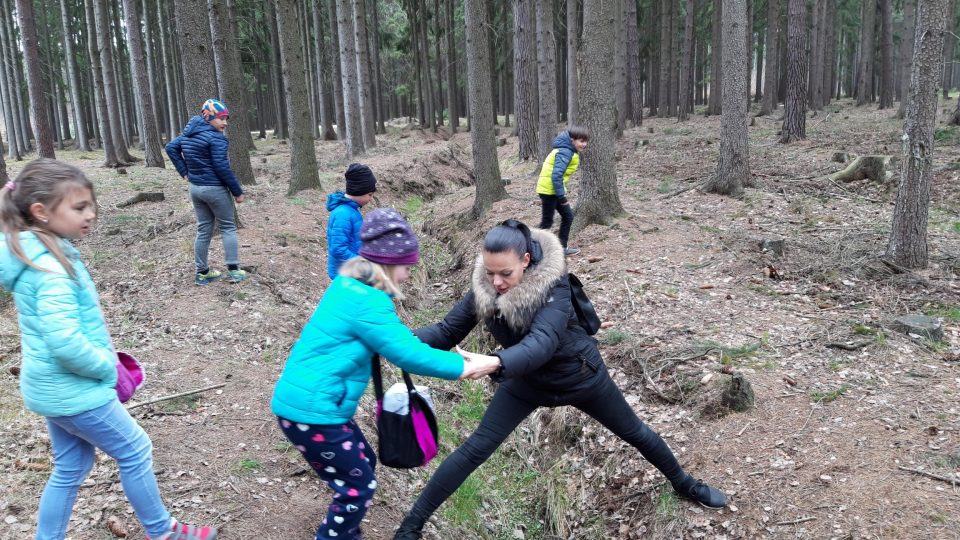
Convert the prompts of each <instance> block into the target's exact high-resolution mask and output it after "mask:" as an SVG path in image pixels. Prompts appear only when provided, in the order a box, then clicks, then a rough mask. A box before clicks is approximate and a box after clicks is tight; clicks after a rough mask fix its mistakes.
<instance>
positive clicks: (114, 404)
mask: <svg viewBox="0 0 960 540" xmlns="http://www.w3.org/2000/svg"><path fill="white" fill-rule="evenodd" d="M96 217H97V201H96V198H95V197H94V195H93V185H92V184H91V183H90V180H88V179H87V178H86V177H85V176H84V175H83V173H82V172H80V170H79V169H77V168H76V167H73V166H70V165H67V164H66V163H61V162H59V161H54V160H52V159H38V160H36V161H34V162H32V163H30V164H28V165H27V166H26V167H24V169H23V171H22V172H21V173H20V175H19V176H18V177H17V179H16V180H15V181H11V182H7V183H6V185H5V186H3V188H2V189H0V228H2V230H3V233H4V234H3V237H2V238H0V286H2V287H3V288H4V289H6V290H8V291H10V292H11V293H13V298H14V302H15V303H16V306H17V312H18V313H19V323H20V340H21V351H22V353H21V354H22V358H21V372H20V392H21V394H23V401H24V404H25V405H26V407H27V409H29V410H31V411H33V412H35V413H37V414H39V415H42V416H44V417H46V421H47V429H48V430H49V432H50V445H51V447H52V450H53V463H54V465H53V473H52V474H51V475H50V479H49V480H48V481H47V485H46V487H45V488H44V490H43V495H42V496H41V497H40V508H39V510H38V512H37V536H36V537H37V539H38V540H39V539H58V540H61V539H63V537H64V535H65V534H66V531H67V526H68V525H69V520H70V514H71V513H72V510H73V503H74V501H75V500H76V498H77V491H78V490H79V488H80V484H82V483H83V481H84V479H85V478H86V477H87V475H88V474H89V473H90V469H91V468H93V465H94V461H95V460H94V453H95V451H96V448H99V449H101V450H102V451H104V452H105V453H106V454H107V455H109V456H110V457H112V458H114V459H116V460H117V463H118V465H119V467H120V481H121V483H122V485H123V491H124V493H125V494H126V495H127V499H128V500H129V501H130V505H131V506H133V510H134V512H135V513H136V515H137V518H138V519H139V520H140V522H141V523H142V524H143V528H144V529H145V530H146V532H147V534H148V535H149V537H148V540H150V539H152V540H158V539H159V540H213V539H214V538H216V536H217V531H216V529H213V528H211V527H194V526H192V525H186V524H183V523H178V522H177V521H176V520H174V519H172V518H171V517H170V513H169V512H168V511H167V509H166V508H165V507H164V505H163V502H162V501H161V500H160V493H159V490H158V488H157V480H156V477H155V476H154V474H153V458H152V455H151V454H152V444H151V442H150V438H149V437H148V436H147V434H146V432H144V431H143V428H141V427H140V426H139V425H138V424H137V422H136V421H135V420H134V419H133V418H132V417H131V416H130V415H129V414H128V413H127V410H126V409H125V408H124V407H123V406H122V405H120V401H119V400H118V399H117V393H116V390H115V389H114V386H115V385H116V383H117V368H116V364H117V355H116V352H115V351H114V349H113V344H112V343H111V341H110V334H109V332H108V331H107V324H106V321H105V320H104V318H103V313H102V312H101V310H100V301H99V299H98V297H97V290H96V288H95V287H94V285H93V281H92V280H91V279H90V274H89V273H88V272H87V269H86V267H84V265H83V262H82V261H80V254H79V252H77V250H76V249H75V248H74V247H73V246H72V245H71V244H70V243H69V242H68V241H67V239H78V238H80V237H82V236H85V235H86V234H87V233H89V232H90V227H91V225H92V224H93V221H94V219H96Z"/></svg>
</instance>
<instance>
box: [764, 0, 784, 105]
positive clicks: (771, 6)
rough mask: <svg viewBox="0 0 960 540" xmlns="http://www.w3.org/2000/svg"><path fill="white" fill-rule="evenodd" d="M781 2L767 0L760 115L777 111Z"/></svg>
mask: <svg viewBox="0 0 960 540" xmlns="http://www.w3.org/2000/svg"><path fill="white" fill-rule="evenodd" d="M778 43H780V0H767V52H766V65H765V66H764V68H763V69H764V74H763V98H762V99H761V100H760V115H761V116H764V115H769V114H773V112H774V111H776V110H777V105H778V101H777V76H778V73H779V67H778V66H777V60H779V59H780V53H779V51H777V44H778Z"/></svg>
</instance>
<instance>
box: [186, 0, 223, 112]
mask: <svg viewBox="0 0 960 540" xmlns="http://www.w3.org/2000/svg"><path fill="white" fill-rule="evenodd" d="M174 2H175V4H174V5H175V8H176V18H177V34H178V37H179V42H180V50H181V51H182V53H183V57H184V62H182V63H181V66H180V67H181V69H182V70H183V82H184V85H183V94H184V96H183V97H184V102H185V103H184V107H185V110H186V111H187V113H188V115H189V116H194V115H197V114H199V112H200V107H201V106H203V102H205V101H206V100H208V99H210V98H215V97H217V96H218V93H219V88H218V86H217V80H216V76H217V73H216V69H215V68H213V66H216V64H214V59H213V40H212V39H211V37H210V20H209V14H208V12H207V9H206V7H207V6H206V3H204V4H203V8H204V9H196V8H197V6H196V5H195V1H192V0H174ZM211 68H213V69H211ZM227 106H228V107H229V106H230V105H229V103H228V104H227Z"/></svg>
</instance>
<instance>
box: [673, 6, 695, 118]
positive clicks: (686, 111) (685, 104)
mask: <svg viewBox="0 0 960 540" xmlns="http://www.w3.org/2000/svg"><path fill="white" fill-rule="evenodd" d="M695 8H696V5H695V2H694V0H687V15H686V19H685V20H684V24H683V66H682V67H681V68H680V101H679V103H678V105H679V107H678V108H677V119H678V120H680V121H681V122H683V121H685V120H687V119H689V118H690V111H691V110H692V105H693V100H691V99H690V90H691V89H692V87H691V85H690V68H691V66H692V65H693V63H692V62H693V16H694V10H695Z"/></svg>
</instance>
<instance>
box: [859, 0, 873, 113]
mask: <svg viewBox="0 0 960 540" xmlns="http://www.w3.org/2000/svg"><path fill="white" fill-rule="evenodd" d="M876 16H877V0H863V17H862V20H863V24H862V26H861V28H860V63H859V66H860V67H859V68H858V69H857V74H858V76H857V106H860V105H866V104H867V103H870V102H871V101H873V89H872V88H873V51H874V39H873V38H874V31H873V27H874V24H875V21H876Z"/></svg>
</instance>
